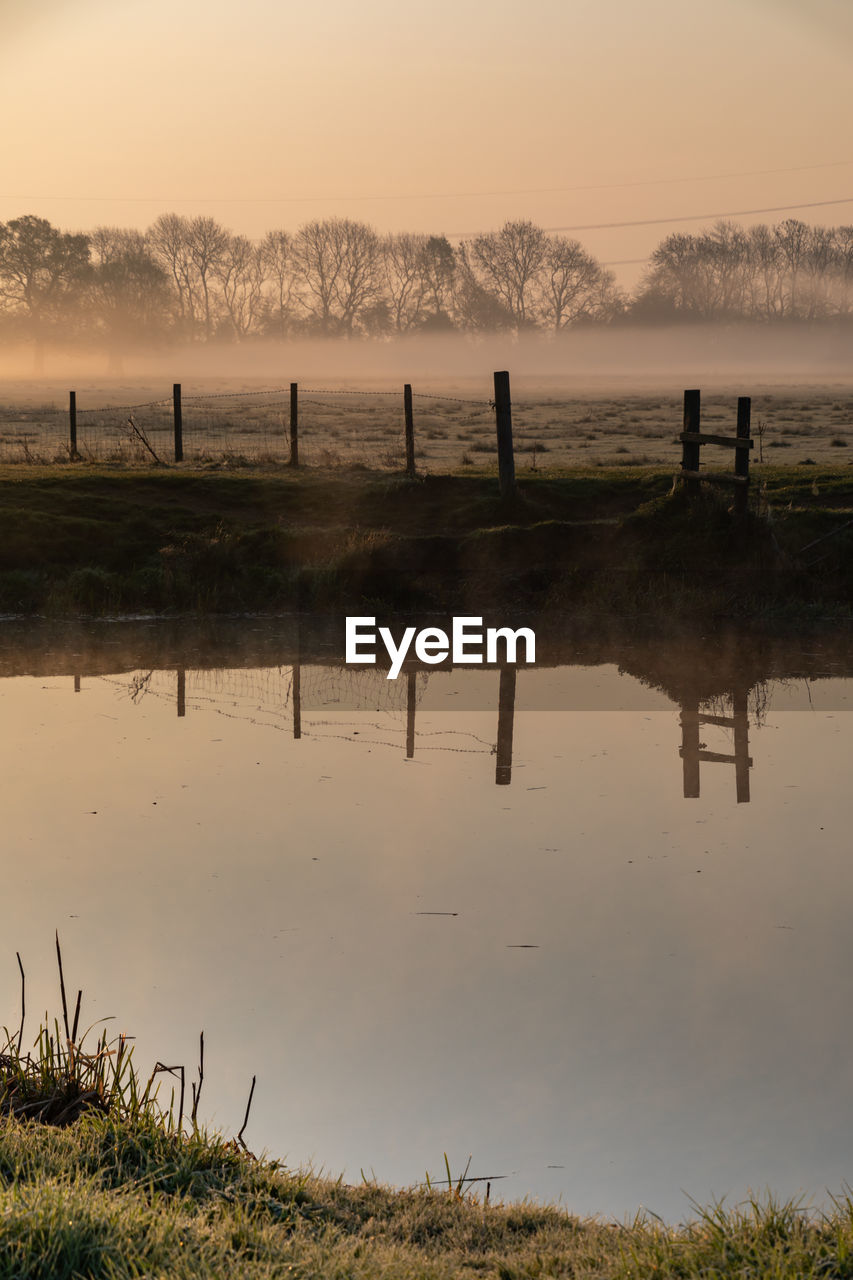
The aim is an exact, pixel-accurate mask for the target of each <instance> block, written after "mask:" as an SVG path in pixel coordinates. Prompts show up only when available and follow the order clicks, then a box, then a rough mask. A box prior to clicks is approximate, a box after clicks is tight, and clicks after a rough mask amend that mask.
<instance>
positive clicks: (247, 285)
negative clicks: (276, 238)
mask: <svg viewBox="0 0 853 1280" xmlns="http://www.w3.org/2000/svg"><path fill="white" fill-rule="evenodd" d="M268 264H269V260H268V257H267V255H266V254H265V252H264V249H263V246H262V245H258V244H253V243H252V241H251V240H247V239H246V237H245V236H229V237H228V241H227V243H226V245H225V247H224V248H223V249H222V251H221V253H220V254H219V256H218V258H217V260H216V261H215V263H214V266H213V275H214V278H215V279H216V280H217V281H218V283H219V286H220V290H221V293H222V301H223V304H224V308H225V313H226V315H227V317H228V320H227V323H228V327H229V329H230V330H231V331H232V332H233V334H234V336H235V337H236V338H238V339H244V338H247V337H248V336H249V334H250V333H251V332H252V331H253V329H255V328H256V327H257V322H258V320H259V318H260V315H261V312H262V309H263V294H264V285H265V284H266V282H267V280H268V278H269V265H268Z"/></svg>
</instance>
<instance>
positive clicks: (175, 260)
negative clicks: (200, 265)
mask: <svg viewBox="0 0 853 1280" xmlns="http://www.w3.org/2000/svg"><path fill="white" fill-rule="evenodd" d="M145 239H146V243H147V245H148V246H149V247H150V249H151V252H152V254H153V256H154V258H155V260H156V261H157V262H159V263H160V265H161V266H162V267H163V268H164V269H165V270H166V271H167V272H168V274H169V275H170V277H171V279H172V283H173V285H174V287H175V294H176V296H177V299H178V319H179V325H180V328H181V330H182V331H183V334H184V336H186V337H194V336H195V333H196V329H197V325H198V321H199V315H200V300H198V299H197V298H196V282H195V267H194V263H193V258H192V254H191V252H190V222H189V219H188V218H185V217H183V215H182V214H179V213H164V214H161V216H160V217H159V218H158V219H157V221H156V222H155V223H154V224H153V225H152V226H151V227H149V229H148V231H147V233H146V236H145Z"/></svg>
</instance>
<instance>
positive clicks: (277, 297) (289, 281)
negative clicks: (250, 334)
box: [261, 231, 296, 338]
mask: <svg viewBox="0 0 853 1280" xmlns="http://www.w3.org/2000/svg"><path fill="white" fill-rule="evenodd" d="M261 253H262V254H263V260H264V266H265V268H266V273H267V280H268V283H269V290H268V292H267V294H266V297H265V299H264V328H265V329H266V330H267V331H268V332H270V333H274V334H276V335H277V336H278V337H281V338H284V337H286V335H287V334H288V333H289V332H290V329H291V327H292V325H293V322H294V306H295V287H296V260H295V257H294V246H293V237H292V236H291V235H290V233H289V232H287V231H268V232H267V234H266V235H265V236H264V238H263V240H262V241H261Z"/></svg>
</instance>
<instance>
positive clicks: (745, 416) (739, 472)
mask: <svg viewBox="0 0 853 1280" xmlns="http://www.w3.org/2000/svg"><path fill="white" fill-rule="evenodd" d="M751 411H752V400H751V398H750V397H749V396H738V401H737V438H738V440H749V422H750V415H751ZM749 452H750V451H749V449H748V448H745V449H737V448H736V449H735V475H736V476H742V477H743V479H744V483H743V484H739V485H736V486H735V515H736V516H737V517H738V518H739V519H743V517H744V516H745V515H746V513H747V510H748V505H749ZM748 777H749V775H747V779H748ZM748 787H749V782H748V780H747V789H748Z"/></svg>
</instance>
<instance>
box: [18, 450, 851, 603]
mask: <svg viewBox="0 0 853 1280" xmlns="http://www.w3.org/2000/svg"><path fill="white" fill-rule="evenodd" d="M755 472H756V474H755V484H754V485H753V489H752V495H751V501H752V510H751V514H750V518H749V520H748V522H747V524H746V525H744V526H742V527H740V526H737V525H736V524H735V522H734V521H733V519H732V517H731V514H730V511H729V509H728V504H729V503H730V501H731V498H730V495H729V493H728V492H727V491H725V490H719V489H711V488H705V489H703V494H702V497H701V500H700V501H698V502H695V503H690V502H687V501H686V498H685V495H684V493H683V491H682V490H681V488H680V487H677V486H675V485H674V483H673V472H672V471H671V470H669V469H664V468H655V467H622V468H579V467H565V468H549V469H548V470H547V471H545V470H540V471H537V472H535V473H533V472H531V473H526V474H522V475H521V476H520V480H519V485H518V490H517V494H516V495H515V497H514V498H512V499H509V500H506V501H504V500H502V499H501V497H500V495H499V491H498V485H497V480H496V477H495V474H494V467H493V466H492V467H491V468H488V467H486V468H460V469H459V470H458V471H457V472H456V474H453V475H445V476H426V477H422V478H420V479H416V480H407V479H406V478H405V477H404V476H401V475H399V474H396V475H389V474H387V473H383V472H373V471H366V470H364V469H358V468H340V467H333V468H308V469H304V470H302V469H300V470H299V471H293V470H291V469H290V468H288V467H283V466H274V465H254V466H249V465H246V466H243V467H239V468H235V469H231V468H222V467H219V466H214V467H212V468H210V467H208V468H206V467H199V466H195V467H193V466H191V465H186V464H185V465H182V466H179V467H175V466H171V467H160V468H158V467H145V468H141V467H123V466H121V465H118V464H95V465H87V464H82V465H74V466H69V465H56V466H39V465H29V466H16V465H7V466H6V467H5V468H2V469H0V610H2V611H4V612H7V613H33V612H50V613H54V614H62V613H80V612H82V613H96V614H97V613H101V614H103V613H120V612H129V611H138V610H143V611H150V612H163V611H167V612H168V611H172V612H174V611H179V612H180V611H184V612H185V611H194V610H201V611H205V612H229V611H231V612H233V611H244V610H249V611H251V610H259V609H260V610H266V611H268V610H280V611H281V610H285V611H286V610H294V609H314V608H320V609H331V610H337V611H347V610H348V611H349V612H353V611H361V612H363V608H362V606H363V605H365V604H370V603H371V602H372V603H375V604H377V603H382V604H383V605H384V606H385V607H390V608H395V609H396V608H410V609H423V608H430V609H448V610H451V611H452V610H456V609H459V608H462V609H464V610H467V611H468V612H471V611H472V610H473V611H475V612H476V611H482V610H483V609H487V608H496V609H502V610H503V609H507V608H511V607H524V608H536V609H546V610H547V609H557V610H558V609H571V610H573V611H574V612H577V611H579V610H587V611H590V610H591V611H594V612H602V611H607V610H610V611H613V612H615V613H617V614H620V615H623V616H625V615H627V616H637V615H640V614H649V615H655V616H666V615H667V614H668V613H669V612H671V611H673V610H674V611H675V613H677V614H679V615H681V616H684V617H703V618H707V617H715V616H723V617H732V618H740V619H759V620H763V621H767V620H772V619H773V618H774V617H777V616H779V617H783V616H784V617H785V618H787V619H788V620H789V621H790V620H796V619H797V618H806V617H812V616H827V615H828V616H830V617H835V618H838V617H847V616H848V615H849V612H850V605H851V599H853V532H851V529H850V528H848V527H847V522H848V520H850V518H851V515H853V491H852V490H851V473H850V471H849V470H848V469H847V467H846V466H835V467H828V466H820V465H812V466H800V467H794V466H791V467H772V466H768V465H767V464H764V465H763V466H762V465H759V466H758V467H756V468H755ZM818 539H820V540H821V541H820V542H819V543H817V544H816V540H818ZM813 544H816V545H814V546H813ZM356 605H358V609H356V610H354V608H353V606H356Z"/></svg>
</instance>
